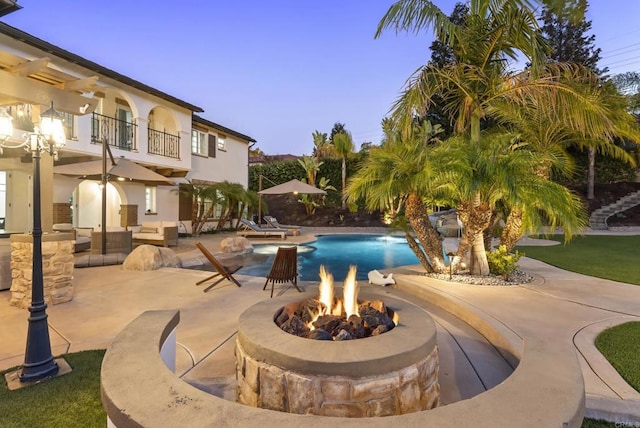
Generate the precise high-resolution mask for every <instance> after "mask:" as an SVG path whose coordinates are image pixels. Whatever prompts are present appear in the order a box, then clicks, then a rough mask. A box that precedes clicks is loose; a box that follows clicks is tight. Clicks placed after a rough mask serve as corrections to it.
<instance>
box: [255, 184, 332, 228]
mask: <svg viewBox="0 0 640 428" xmlns="http://www.w3.org/2000/svg"><path fill="white" fill-rule="evenodd" d="M262 178H263V177H262V175H261V176H260V190H259V191H258V195H260V196H262V195H284V194H287V193H293V194H296V195H297V194H298V193H302V194H310V195H326V194H327V192H325V191H324V190H322V189H318V188H317V187H314V186H312V185H310V184H307V183H303V182H302V181H300V180H296V179H293V180H291V181H287V182H286V183H282V184H278V185H275V186H273V187H269V188H268V189H264V190H262ZM258 223H262V198H261V197H258Z"/></svg>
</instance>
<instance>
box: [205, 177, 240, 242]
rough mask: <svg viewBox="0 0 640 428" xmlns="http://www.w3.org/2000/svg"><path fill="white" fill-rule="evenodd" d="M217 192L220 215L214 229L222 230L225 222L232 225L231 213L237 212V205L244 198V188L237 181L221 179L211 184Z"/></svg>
mask: <svg viewBox="0 0 640 428" xmlns="http://www.w3.org/2000/svg"><path fill="white" fill-rule="evenodd" d="M213 187H214V188H215V189H216V191H217V194H218V205H220V208H221V209H220V216H219V218H218V224H217V226H216V230H222V229H224V228H225V226H226V225H227V224H229V225H230V226H231V227H233V224H232V219H233V215H234V214H237V213H238V205H239V203H240V201H241V200H243V199H245V194H246V190H245V189H244V187H242V185H241V184H239V183H231V182H229V181H226V180H225V181H223V182H220V183H216V184H214V185H213Z"/></svg>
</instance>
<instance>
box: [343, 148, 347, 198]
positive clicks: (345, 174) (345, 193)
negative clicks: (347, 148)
mask: <svg viewBox="0 0 640 428" xmlns="http://www.w3.org/2000/svg"><path fill="white" fill-rule="evenodd" d="M342 209H343V210H344V209H347V161H346V160H345V158H342Z"/></svg>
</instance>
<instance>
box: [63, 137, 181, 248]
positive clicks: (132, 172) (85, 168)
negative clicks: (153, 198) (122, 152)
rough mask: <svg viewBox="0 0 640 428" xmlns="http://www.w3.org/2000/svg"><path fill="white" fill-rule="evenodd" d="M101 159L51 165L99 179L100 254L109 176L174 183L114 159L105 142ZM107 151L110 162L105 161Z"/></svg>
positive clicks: (104, 239)
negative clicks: (100, 195)
mask: <svg viewBox="0 0 640 428" xmlns="http://www.w3.org/2000/svg"><path fill="white" fill-rule="evenodd" d="M102 148H103V153H102V159H99V160H95V161H89V162H78V163H74V164H68V165H58V166H55V167H53V172H54V174H62V175H67V176H72V177H79V178H82V179H86V180H100V181H101V182H102V222H101V224H102V251H101V254H103V255H104V254H106V252H107V249H106V248H107V227H106V223H107V186H106V184H107V181H109V179H110V178H113V177H115V178H123V179H125V180H130V181H133V182H136V183H144V184H148V185H170V186H175V183H174V182H173V181H171V180H169V179H168V178H167V177H165V176H163V175H160V174H158V173H156V172H154V171H151V170H150V169H149V168H145V167H144V166H141V165H138V164H137V163H135V162H132V161H130V160H127V159H125V158H124V157H120V158H117V159H114V158H113V156H111V152H110V150H109V148H108V146H107V145H106V144H104V143H103V145H102ZM107 152H108V153H109V158H110V162H107V155H106V153H107Z"/></svg>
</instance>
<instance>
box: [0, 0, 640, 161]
mask: <svg viewBox="0 0 640 428" xmlns="http://www.w3.org/2000/svg"><path fill="white" fill-rule="evenodd" d="M18 3H19V4H20V5H21V6H22V7H23V9H21V10H20V11H18V12H15V13H13V14H10V15H8V16H5V17H4V18H3V20H4V21H5V22H6V23H7V24H9V25H12V26H15V27H17V28H19V29H21V30H23V31H26V32H27V33H30V34H32V35H34V36H36V37H39V38H42V39H44V40H46V41H48V42H50V43H53V44H55V45H57V46H59V47H61V48H63V49H66V50H69V51H71V52H73V53H76V54H78V55H81V56H83V57H85V58H87V59H90V60H92V61H95V62H97V63H98V64H100V65H102V66H105V67H107V68H111V69H112V70H115V71H117V72H119V73H122V74H124V75H126V76H129V77H131V78H134V79H136V80H139V81H141V82H143V83H145V84H147V85H150V86H152V87H155V88H157V89H159V90H161V91H164V92H167V93H169V94H171V95H173V96H176V97H178V98H180V99H182V100H184V101H187V102H189V103H192V104H195V105H197V106H200V107H202V108H203V109H204V110H205V112H204V113H202V116H203V117H204V118H206V119H208V120H211V121H214V122H217V123H220V124H221V125H224V126H227V127H229V128H232V129H234V130H236V131H239V132H242V133H244V134H247V135H250V136H251V137H253V138H255V139H256V140H258V143H257V146H258V147H259V148H261V149H262V150H263V151H264V152H266V153H268V154H284V153H292V154H298V155H300V154H310V153H311V151H312V149H313V140H312V138H311V134H312V132H313V131H314V130H319V131H321V132H327V133H329V132H330V130H331V128H332V126H333V124H334V123H335V122H342V123H344V124H345V125H346V127H347V129H348V130H349V131H351V133H352V135H353V137H354V141H355V143H356V146H357V147H359V145H360V144H361V143H362V142H365V141H372V142H373V143H379V141H380V137H381V129H380V121H381V119H382V118H383V117H384V116H385V115H386V114H387V112H388V110H389V108H390V106H391V104H392V103H393V101H394V100H395V99H396V97H397V96H398V94H399V92H400V90H401V88H402V86H403V84H404V82H405V80H406V79H407V78H408V77H409V76H410V75H411V73H412V72H413V71H415V70H416V69H417V68H418V67H420V66H421V65H422V64H424V63H425V62H426V61H427V60H428V58H429V56H430V51H429V49H428V48H429V45H430V43H431V40H432V37H431V35H430V34H428V33H427V34H422V35H417V36H416V35H413V34H412V35H406V34H400V35H395V34H393V33H392V32H387V33H386V34H384V35H383V36H382V37H381V38H380V39H377V40H374V38H373V35H374V33H375V29H376V25H377V23H378V21H379V20H380V18H381V17H382V16H383V15H384V13H385V12H386V10H387V9H388V8H389V6H390V5H391V4H392V1H391V0H321V1H314V2H312V1H301V0H298V1H293V0H272V1H269V0H234V1H222V0H181V1H179V2H158V1H151V0H138V1H134V0H112V1H108V2H107V1H72V0H48V1H46V2H45V1H44V0H19V1H18ZM590 3H591V4H590V10H589V13H588V18H589V19H591V20H592V23H593V33H594V34H595V35H596V44H597V46H599V47H601V48H602V50H603V52H602V57H603V59H602V61H601V63H600V65H601V66H607V65H608V66H610V68H611V72H613V73H619V72H623V71H630V70H633V71H640V31H638V16H640V1H638V0H607V1H604V0H591V2H590ZM436 4H437V5H438V6H440V8H441V9H443V10H444V11H445V12H447V13H449V12H451V11H452V10H453V5H454V4H455V0H436ZM167 5H170V7H167Z"/></svg>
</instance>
